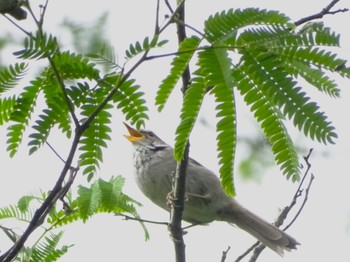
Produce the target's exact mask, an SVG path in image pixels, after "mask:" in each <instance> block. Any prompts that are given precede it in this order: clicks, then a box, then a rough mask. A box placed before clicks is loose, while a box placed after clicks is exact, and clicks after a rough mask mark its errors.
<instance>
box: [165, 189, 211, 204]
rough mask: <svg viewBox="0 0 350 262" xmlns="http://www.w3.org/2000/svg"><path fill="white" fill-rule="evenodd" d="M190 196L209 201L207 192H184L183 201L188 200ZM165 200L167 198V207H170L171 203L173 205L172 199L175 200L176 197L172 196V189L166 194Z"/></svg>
mask: <svg viewBox="0 0 350 262" xmlns="http://www.w3.org/2000/svg"><path fill="white" fill-rule="evenodd" d="M191 198H196V199H201V200H204V201H206V202H210V195H209V194H205V195H198V194H193V193H185V202H188V201H190V200H191ZM166 200H167V202H166V203H167V206H168V207H171V206H172V205H174V200H176V198H175V196H174V192H173V191H170V192H169V193H168V194H167V196H166Z"/></svg>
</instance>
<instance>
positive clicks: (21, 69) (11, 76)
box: [0, 63, 28, 94]
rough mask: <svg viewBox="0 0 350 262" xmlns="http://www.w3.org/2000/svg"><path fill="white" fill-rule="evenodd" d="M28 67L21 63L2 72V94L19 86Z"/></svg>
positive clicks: (3, 69)
mask: <svg viewBox="0 0 350 262" xmlns="http://www.w3.org/2000/svg"><path fill="white" fill-rule="evenodd" d="M27 66H28V65H27V64H25V63H20V64H14V65H10V66H9V67H7V68H2V69H1V70H0V94H1V93H3V92H5V91H7V89H10V88H12V87H14V86H16V85H17V84H18V82H19V81H20V80H21V79H22V78H23V76H24V74H25V72H26V69H27Z"/></svg>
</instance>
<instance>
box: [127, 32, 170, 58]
mask: <svg viewBox="0 0 350 262" xmlns="http://www.w3.org/2000/svg"><path fill="white" fill-rule="evenodd" d="M158 40H159V36H158V35H156V36H154V37H153V38H152V40H149V37H148V36H147V37H145V38H144V39H143V41H142V44H141V43H140V42H139V41H137V42H136V43H135V44H130V46H129V49H128V50H126V51H125V55H126V58H128V59H131V58H133V57H135V56H137V55H139V54H141V53H144V52H148V51H149V50H151V49H153V48H155V47H161V46H163V45H165V44H166V43H167V40H163V41H160V42H158Z"/></svg>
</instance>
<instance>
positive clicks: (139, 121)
mask: <svg viewBox="0 0 350 262" xmlns="http://www.w3.org/2000/svg"><path fill="white" fill-rule="evenodd" d="M120 79H121V78H120V77H115V76H112V77H111V78H107V79H106V80H107V81H108V82H109V81H110V83H111V84H113V83H114V85H116V84H118V82H119V81H120ZM139 89H140V86H139V85H137V84H135V80H134V79H129V80H127V81H125V82H123V83H121V84H120V85H119V88H118V90H117V92H116V93H115V95H114V96H113V102H115V103H116V104H117V108H118V109H120V110H121V111H122V113H123V114H124V116H125V119H126V120H127V121H130V123H131V124H132V125H135V126H136V128H137V129H139V128H140V127H142V126H144V125H145V120H146V119H148V115H147V111H148V108H147V107H146V101H145V100H144V99H143V96H144V93H143V92H140V91H139Z"/></svg>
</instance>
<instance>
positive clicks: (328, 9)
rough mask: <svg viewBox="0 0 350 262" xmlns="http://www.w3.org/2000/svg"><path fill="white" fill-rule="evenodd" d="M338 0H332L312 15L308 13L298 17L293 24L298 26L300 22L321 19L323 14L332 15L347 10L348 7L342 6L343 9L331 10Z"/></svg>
mask: <svg viewBox="0 0 350 262" xmlns="http://www.w3.org/2000/svg"><path fill="white" fill-rule="evenodd" d="M339 1H340V0H333V1H332V2H331V3H330V4H329V5H327V6H326V7H325V8H323V9H322V10H321V11H320V12H318V13H316V14H314V15H310V16H307V17H304V18H301V19H299V20H298V21H296V22H294V24H295V25H296V26H299V25H301V24H304V23H306V22H309V21H312V20H315V19H321V18H323V17H324V16H325V15H334V14H337V13H345V12H348V11H349V9H348V8H343V9H338V10H335V11H331V9H332V8H333V7H334V6H335V5H336V4H337V3H338V2H339Z"/></svg>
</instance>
